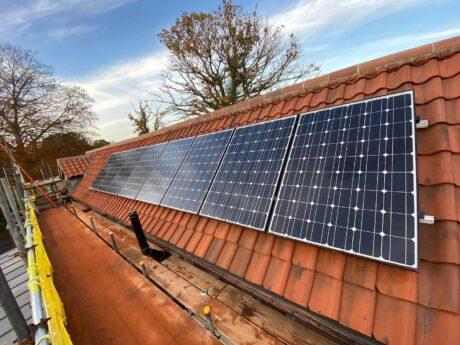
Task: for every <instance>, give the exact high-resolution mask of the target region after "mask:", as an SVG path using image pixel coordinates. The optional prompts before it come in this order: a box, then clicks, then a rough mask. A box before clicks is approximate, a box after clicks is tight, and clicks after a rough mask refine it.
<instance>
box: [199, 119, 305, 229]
mask: <svg viewBox="0 0 460 345" xmlns="http://www.w3.org/2000/svg"><path fill="white" fill-rule="evenodd" d="M288 118H293V119H294V124H293V125H292V128H291V133H290V135H289V141H288V144H287V145H286V150H285V152H284V155H283V159H282V162H281V166H280V168H279V171H278V177H277V179H276V181H275V183H274V186H275V188H273V193H272V195H271V205H270V207H269V208H268V212H267V218H266V220H265V223H264V226H263V227H262V228H260V229H259V228H256V227H251V226H250V225H247V224H241V223H238V222H232V221H229V220H225V219H221V218H218V217H212V216H208V215H206V214H202V213H201V209H202V208H203V205H204V203H205V202H206V200H207V198H208V194H209V189H210V188H211V186H212V182H211V184H210V185H209V189H208V193H206V197H205V199H204V200H203V202H202V203H201V207H200V210H199V212H198V215H200V216H203V217H206V218H210V219H215V220H219V221H222V222H226V223H230V224H235V225H239V226H242V227H245V228H248V229H253V230H256V231H261V232H267V225H268V224H269V222H270V221H271V215H272V212H273V209H274V205H275V203H274V199H275V197H276V195H277V192H278V189H279V184H280V181H281V174H282V173H283V172H284V169H285V167H286V163H287V160H286V158H287V157H288V153H289V152H290V147H291V146H292V142H293V138H294V137H293V134H294V133H295V129H296V128H297V125H298V122H299V115H291V116H285V117H281V118H277V119H273V120H268V121H262V122H256V123H252V124H249V125H246V126H240V127H236V128H235V129H234V132H233V134H232V138H231V140H230V141H229V143H228V144H227V148H226V150H225V154H226V153H227V151H228V148H229V146H230V145H231V144H232V142H233V139H234V138H235V133H236V131H237V130H238V129H240V128H248V127H252V126H257V125H263V124H266V123H270V122H275V121H280V120H286V119H288ZM225 154H224V155H223V156H222V159H221V162H220V164H219V168H218V169H217V170H216V173H215V174H214V178H215V177H216V176H217V174H218V172H219V170H220V168H221V165H222V162H223V160H224V158H225ZM283 177H284V175H283ZM214 178H213V182H214Z"/></svg>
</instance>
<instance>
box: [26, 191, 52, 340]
mask: <svg viewBox="0 0 460 345" xmlns="http://www.w3.org/2000/svg"><path fill="white" fill-rule="evenodd" d="M24 196H25V198H24V199H25V200H26V202H29V199H28V196H27V195H26V194H25V195H24ZM33 231H34V230H33V226H32V222H31V219H30V213H29V211H28V210H26V232H27V235H26V248H27V262H28V273H29V292H30V306H31V309H32V322H33V324H34V325H35V327H36V330H35V344H40V345H49V333H48V327H47V326H46V315H45V311H44V310H45V309H44V307H43V301H42V292H41V286H40V277H39V274H38V266H37V260H36V257H35V245H34V233H33Z"/></svg>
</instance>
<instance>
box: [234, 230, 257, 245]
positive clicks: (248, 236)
mask: <svg viewBox="0 0 460 345" xmlns="http://www.w3.org/2000/svg"><path fill="white" fill-rule="evenodd" d="M258 235H259V232H258V231H255V230H251V229H245V231H243V233H242V234H241V237H240V240H239V241H238V244H239V245H240V246H241V247H244V248H247V249H251V250H252V249H254V246H255V244H256V240H257V236H258Z"/></svg>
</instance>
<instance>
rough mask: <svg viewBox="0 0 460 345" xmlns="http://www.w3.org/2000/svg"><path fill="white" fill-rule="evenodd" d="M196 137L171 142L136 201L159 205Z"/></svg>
mask: <svg viewBox="0 0 460 345" xmlns="http://www.w3.org/2000/svg"><path fill="white" fill-rule="evenodd" d="M193 139H194V137H191V138H185V139H181V140H176V141H170V142H169V143H168V144H167V146H166V148H165V149H164V151H163V153H162V154H161V156H160V158H159V159H158V161H157V162H156V164H155V166H154V168H153V170H152V171H151V172H150V175H149V176H148V178H147V179H146V180H145V183H144V185H143V186H142V188H141V190H140V191H139V193H138V194H137V197H136V200H140V201H145V202H148V203H151V204H156V205H159V204H160V202H161V199H163V196H164V195H165V193H166V191H167V190H168V187H169V185H170V184H171V181H172V180H173V179H174V176H175V175H176V173H177V170H178V169H179V167H180V165H181V163H182V161H183V160H184V157H185V155H186V154H187V152H188V150H189V148H190V145H191V144H192V142H193Z"/></svg>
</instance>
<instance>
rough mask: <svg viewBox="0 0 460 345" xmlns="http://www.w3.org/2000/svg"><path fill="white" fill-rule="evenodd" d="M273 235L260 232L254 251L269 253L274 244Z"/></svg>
mask: <svg viewBox="0 0 460 345" xmlns="http://www.w3.org/2000/svg"><path fill="white" fill-rule="evenodd" d="M275 238H276V237H275V236H273V235H269V234H266V233H262V232H261V233H260V234H259V236H258V237H257V242H256V245H255V247H254V251H255V252H257V253H259V254H264V255H270V254H271V252H272V249H273V245H274V244H275Z"/></svg>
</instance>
